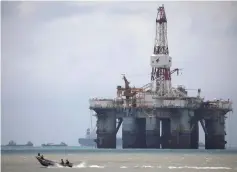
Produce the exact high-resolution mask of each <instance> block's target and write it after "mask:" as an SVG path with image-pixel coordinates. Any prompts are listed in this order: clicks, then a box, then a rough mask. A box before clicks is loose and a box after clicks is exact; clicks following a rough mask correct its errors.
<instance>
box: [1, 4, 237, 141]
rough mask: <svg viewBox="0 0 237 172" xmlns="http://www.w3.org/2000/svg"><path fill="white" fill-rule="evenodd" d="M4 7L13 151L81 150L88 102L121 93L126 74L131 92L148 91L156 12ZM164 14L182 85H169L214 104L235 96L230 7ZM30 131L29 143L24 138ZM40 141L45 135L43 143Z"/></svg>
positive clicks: (176, 7) (6, 123)
mask: <svg viewBox="0 0 237 172" xmlns="http://www.w3.org/2000/svg"><path fill="white" fill-rule="evenodd" d="M3 5H5V6H6V4H4V3H3ZM7 5H8V9H11V10H8V13H7V12H5V13H4V18H3V20H2V33H3V34H2V42H3V44H2V64H3V66H2V81H3V84H2V102H3V106H2V107H3V119H2V120H3V140H4V141H5V142H6V141H8V140H10V139H14V138H16V139H17V140H19V142H26V141H27V139H32V141H34V142H36V143H38V144H39V143H42V142H46V141H54V142H56V141H57V142H59V141H61V140H60V138H61V137H60V135H62V134H63V135H65V141H67V142H69V143H73V144H77V137H78V136H79V135H80V136H83V134H84V130H85V128H86V127H88V126H89V110H88V99H89V98H90V97H96V96H98V97H107V96H108V97H111V98H113V97H114V96H115V95H116V90H115V89H116V86H117V85H122V84H123V81H122V79H121V74H122V73H125V74H127V76H128V79H129V80H130V81H131V83H132V85H136V86H142V85H144V84H146V83H147V82H149V80H150V77H149V76H148V74H149V73H150V72H151V68H150V66H149V58H150V57H149V56H150V55H151V54H152V51H153V44H154V36H155V17H156V6H158V5H159V4H157V3H155V2H148V3H143V2H139V3H137V2H136V3H135V2H126V3H125V2H115V3H107V2H103V3H102V2H100V3H92V2H91V3H83V2H30V3H29V2H21V3H14V2H11V3H8V4H7ZM194 7H195V8H194ZM165 8H166V11H167V12H166V13H167V17H168V39H169V49H170V53H171V56H172V57H173V60H174V63H173V66H174V68H175V67H181V68H184V73H183V75H182V76H181V77H173V83H174V84H184V85H186V86H187V87H188V88H199V87H201V88H202V89H203V90H204V91H203V92H204V93H203V94H205V95H206V96H207V97H210V98H214V97H215V96H225V97H228V96H231V94H232V92H233V91H230V90H234V87H235V86H236V83H233V84H232V83H231V82H230V81H231V78H230V76H231V75H232V74H233V73H234V70H235V69H234V68H233V69H231V67H232V66H233V67H234V64H235V62H236V61H235V58H233V57H234V55H233V54H234V53H235V51H236V50H235V49H234V47H236V42H235V40H236V32H235V30H234V29H233V28H235V27H236V22H235V21H236V18H235V17H234V15H235V14H236V10H235V9H236V5H235V4H234V3H231V4H230V3H228V2H218V3H207V2H192V3H191V2H189V3H186V2H174V3H173V2H172V3H171V2H168V3H165ZM220 10H222V11H223V12H222V13H220V12H219V11H220ZM16 11H17V14H16ZM18 14H21V15H20V16H19V15H18ZM235 16H236V15H235ZM220 21H221V22H220ZM234 23H235V24H234ZM223 57H225V58H223ZM221 68H223V70H220V69H221ZM139 74H142V75H141V76H140V77H133V76H135V75H139ZM223 80H224V81H223ZM232 81H233V80H232ZM233 82H234V81H233ZM232 87H233V88H232ZM228 88H231V89H228ZM195 94H196V93H195ZM232 97H234V96H232ZM26 121H27V122H26ZM10 124H11V125H12V124H14V125H15V126H16V127H14V128H12V127H10V126H11V125H10ZM38 124H40V125H38ZM52 124H53V126H54V129H52V127H51V126H52ZM65 124H66V126H65ZM87 124H88V125H87ZM69 126H70V127H69ZM29 130H30V131H32V133H31V134H27V133H24V131H29ZM40 132H44V133H47V134H45V136H44V137H39V135H40ZM19 133H20V134H21V137H18V135H19ZM67 133H71V135H70V136H69V135H67ZM52 135H53V137H52ZM29 137H30V138H29Z"/></svg>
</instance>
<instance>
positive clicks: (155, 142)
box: [146, 117, 160, 149]
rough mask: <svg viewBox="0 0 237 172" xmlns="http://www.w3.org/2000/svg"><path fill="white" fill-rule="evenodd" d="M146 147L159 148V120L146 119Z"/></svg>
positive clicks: (154, 118) (153, 118)
mask: <svg viewBox="0 0 237 172" xmlns="http://www.w3.org/2000/svg"><path fill="white" fill-rule="evenodd" d="M146 147H147V148H156V149H159V148H160V120H159V119H158V118H156V117H147V118H146Z"/></svg>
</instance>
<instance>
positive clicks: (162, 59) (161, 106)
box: [89, 5, 232, 149]
mask: <svg viewBox="0 0 237 172" xmlns="http://www.w3.org/2000/svg"><path fill="white" fill-rule="evenodd" d="M150 65H151V68H152V72H151V82H150V83H148V84H146V85H144V86H143V87H141V88H131V87H130V86H129V82H128V80H127V78H126V77H125V76H123V79H124V82H125V86H124V87H122V86H117V97H116V98H115V99H99V98H93V99H90V100H89V103H90V109H91V110H94V111H95V112H96V113H97V124H98V125H97V139H98V140H104V141H100V142H97V146H98V147H101V148H113V147H114V146H113V145H114V144H115V141H113V143H112V142H111V143H110V141H111V140H113V139H115V138H114V136H112V135H113V133H114V132H115V128H114V127H115V124H116V122H114V120H115V121H116V119H121V120H120V122H121V123H122V121H123V147H124V148H141V147H147V148H159V146H160V144H161V140H162V139H163V146H162V147H166V148H190V147H192V148H194V147H196V146H195V145H197V142H198V134H197V133H198V128H197V127H198V126H197V123H198V121H200V123H201V124H202V127H203V129H204V132H205V133H206V136H207V137H206V148H207V149H209V148H210V149H214V148H217V149H223V148H224V145H225V143H224V142H225V140H224V139H225V137H224V135H225V134H224V133H225V122H223V121H224V119H225V114H226V113H227V112H229V111H231V110H232V102H231V101H229V100H227V101H224V100H221V99H220V100H213V101H206V102H205V101H204V99H203V98H201V97H200V93H201V89H197V96H196V97H190V96H188V92H187V91H186V89H185V88H184V87H182V86H178V87H177V88H174V87H172V83H171V75H172V74H173V73H174V72H177V75H178V74H179V70H180V69H177V68H176V69H174V70H171V69H170V68H171V66H172V58H171V57H170V56H169V48H168V39H167V18H166V13H165V9H164V5H162V6H160V7H159V8H158V12H157V17H156V36H155V44H154V51H153V54H152V55H151V57H150ZM105 114H106V115H105ZM105 116H106V119H105ZM151 118H153V119H152V120H151ZM214 118H215V119H214ZM216 119H218V120H219V121H217V122H213V121H215V120H216ZM136 120H137V122H136ZM139 120H140V121H139ZM142 120H145V121H146V122H145V123H146V127H145V130H146V134H145V135H146V136H144V137H143V138H141V137H140V136H139V135H135V134H134V133H138V132H141V129H137V128H139V127H137V126H138V125H140V128H141V127H142V125H143V124H142V122H141V121H142ZM204 120H205V122H204ZM138 121H139V122H138ZM161 121H162V122H161ZM190 121H193V122H192V123H191V122H190ZM210 121H211V122H210ZM121 123H120V124H119V127H120V125H121ZM138 123H139V124H138ZM160 123H162V127H163V129H162V131H164V133H163V136H160V135H158V134H157V133H158V130H160V125H161V124H160ZM204 123H205V124H204ZM119 127H118V128H119ZM195 127H196V128H195ZM194 128H195V129H194ZM181 129H182V131H181ZM116 130H118V129H116ZM135 130H136V131H135ZM194 130H195V131H194ZM159 132H160V131H159ZM106 133H107V134H106ZM108 133H110V135H109V134H108ZM111 133H112V134H111ZM180 133H181V134H180ZM115 135H116V134H115ZM193 135H195V136H193ZM180 137H181V138H182V139H179V138H180ZM132 138H133V139H132ZM134 138H136V139H134ZM139 139H140V140H139ZM144 139H145V142H146V143H143V145H141V144H140V147H139V142H140V143H141V142H143V141H144ZM136 140H139V141H138V142H136ZM164 140H166V141H164ZM181 140H182V142H181ZM217 143H218V144H217ZM111 145H112V146H111ZM144 145H145V146H144ZM190 145H192V146H190Z"/></svg>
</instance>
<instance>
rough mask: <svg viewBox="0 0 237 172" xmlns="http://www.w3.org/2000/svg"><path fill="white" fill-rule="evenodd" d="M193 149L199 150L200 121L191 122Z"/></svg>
mask: <svg viewBox="0 0 237 172" xmlns="http://www.w3.org/2000/svg"><path fill="white" fill-rule="evenodd" d="M191 129H192V130H191V141H190V142H191V143H190V144H191V149H198V148H199V125H198V121H197V120H195V119H193V120H192V121H191Z"/></svg>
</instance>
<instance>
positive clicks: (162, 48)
mask: <svg viewBox="0 0 237 172" xmlns="http://www.w3.org/2000/svg"><path fill="white" fill-rule="evenodd" d="M150 64H151V67H152V72H151V81H152V82H153V83H154V84H153V85H155V91H156V92H157V94H158V95H159V96H168V95H169V94H170V93H171V73H170V67H171V65H172V58H171V57H170V56H169V48H168V39H167V18H166V14H165V8H164V5H162V6H161V7H159V8H158V12H157V17H156V36H155V45H154V52H153V54H152V56H151V63H150Z"/></svg>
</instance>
